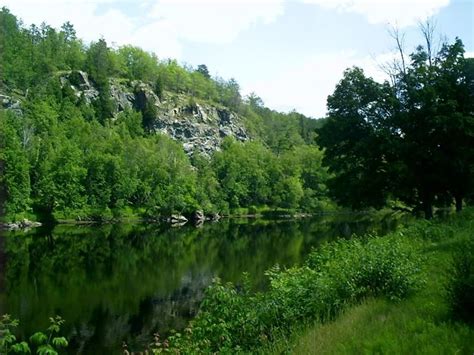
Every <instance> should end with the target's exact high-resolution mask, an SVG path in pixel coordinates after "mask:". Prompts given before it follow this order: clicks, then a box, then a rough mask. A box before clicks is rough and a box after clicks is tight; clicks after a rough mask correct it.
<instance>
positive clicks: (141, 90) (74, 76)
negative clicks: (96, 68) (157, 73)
mask: <svg viewBox="0 0 474 355" xmlns="http://www.w3.org/2000/svg"><path fill="white" fill-rule="evenodd" d="M60 80H61V85H62V86H64V85H70V87H71V89H72V90H73V91H74V93H75V95H76V96H77V97H78V98H79V97H81V96H82V97H84V99H85V101H86V102H87V103H91V102H93V101H94V100H95V99H97V97H98V94H99V93H98V91H97V90H96V89H95V88H94V85H93V83H92V82H91V80H89V77H88V75H87V73H85V72H82V71H74V72H68V73H65V74H63V75H62V76H60ZM110 93H111V97H112V100H113V102H114V105H115V114H118V113H119V112H122V111H124V110H127V109H135V110H137V111H142V112H143V111H144V110H145V108H146V107H147V105H148V104H151V105H153V106H155V108H156V110H155V111H156V117H155V119H154V120H152V122H151V129H153V130H154V131H156V132H157V133H158V132H159V133H164V134H167V135H169V136H170V137H172V138H173V139H176V140H179V141H181V142H182V143H183V148H184V150H185V151H186V153H187V154H189V155H192V154H193V153H194V152H200V153H202V154H204V155H206V156H209V155H210V154H212V152H214V151H215V150H218V149H219V147H220V145H221V143H222V140H223V139H224V138H225V137H228V136H231V137H234V138H235V139H237V140H239V141H246V140H248V139H249V136H248V134H247V132H246V130H245V127H244V124H243V121H242V119H241V117H239V116H238V115H237V114H236V113H234V112H232V111H230V110H229V109H227V108H225V107H221V106H218V105H214V104H211V103H208V102H197V101H195V100H194V99H193V98H191V97H189V96H187V95H183V94H175V93H170V92H165V93H164V94H163V97H162V98H161V99H160V98H159V97H158V96H157V95H156V94H155V92H154V91H153V89H152V88H151V87H150V85H148V84H146V83H143V82H140V81H129V80H125V79H111V80H110Z"/></svg>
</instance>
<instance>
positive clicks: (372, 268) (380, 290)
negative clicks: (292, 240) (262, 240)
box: [152, 235, 422, 353]
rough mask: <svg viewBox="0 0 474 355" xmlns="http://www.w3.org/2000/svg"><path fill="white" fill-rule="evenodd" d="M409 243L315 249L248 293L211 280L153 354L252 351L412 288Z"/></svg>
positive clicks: (346, 243)
mask: <svg viewBox="0 0 474 355" xmlns="http://www.w3.org/2000/svg"><path fill="white" fill-rule="evenodd" d="M414 245H416V244H415V243H413V241H408V240H406V239H404V238H403V237H401V236H400V235H393V236H391V237H386V238H376V237H369V238H366V239H365V240H343V241H338V242H335V243H331V244H327V245H325V246H324V247H322V248H321V249H319V250H315V251H313V252H312V253H311V255H310V256H309V258H308V260H307V262H306V264H305V265H303V266H301V267H293V268H290V269H288V270H280V269H279V267H274V268H272V269H270V270H269V271H267V273H266V274H267V276H268V277H269V279H270V288H269V290H268V291H267V292H263V293H261V292H260V293H256V294H253V293H251V292H250V291H249V289H250V287H249V286H248V282H244V287H236V286H234V285H232V284H230V283H228V284H222V283H221V282H220V280H218V279H217V280H215V282H214V284H213V285H212V286H211V287H210V288H209V289H208V290H207V293H206V296H205V298H204V301H203V302H202V305H201V309H200V312H199V314H198V315H197V317H196V318H195V319H194V320H193V321H192V322H191V323H190V326H189V327H188V328H187V329H186V330H185V332H184V334H180V333H176V334H175V335H173V336H171V337H170V338H169V339H168V341H167V342H165V343H163V344H166V348H164V347H163V346H161V347H156V348H153V349H152V350H153V351H154V352H161V351H165V350H166V351H174V350H175V351H177V352H184V353H188V352H189V353H199V352H211V353H214V352H224V353H227V352H229V353H230V352H238V351H244V352H245V351H252V350H254V349H256V348H258V347H260V346H262V345H263V344H265V343H266V342H269V341H272V340H273V339H274V338H275V336H281V335H288V334H290V333H291V331H292V329H294V328H295V327H297V326H300V325H304V324H306V323H309V322H313V321H315V320H321V321H324V320H326V319H329V318H332V317H333V316H334V315H336V314H338V313H339V312H340V311H341V310H342V309H343V308H344V307H345V306H346V305H348V304H353V303H355V302H358V301H360V300H361V299H362V298H364V297H368V296H385V297H388V298H389V299H391V300H398V299H401V298H403V297H405V296H406V295H407V294H408V293H409V292H410V291H411V290H413V289H414V288H416V287H418V286H419V285H420V284H421V283H422V280H421V279H420V277H419V276H418V274H419V264H420V260H419V257H418V255H417V253H416V250H414V248H413V246H414Z"/></svg>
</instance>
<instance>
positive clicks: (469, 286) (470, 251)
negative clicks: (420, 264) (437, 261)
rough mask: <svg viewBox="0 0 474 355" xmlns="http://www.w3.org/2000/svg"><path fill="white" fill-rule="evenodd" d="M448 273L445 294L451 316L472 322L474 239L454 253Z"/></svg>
mask: <svg viewBox="0 0 474 355" xmlns="http://www.w3.org/2000/svg"><path fill="white" fill-rule="evenodd" d="M450 275H451V278H450V281H449V283H448V287H447V291H448V292H447V294H448V303H449V306H450V309H451V313H452V316H453V317H454V318H456V319H460V320H463V321H466V322H470V323H474V241H472V240H470V241H469V242H468V243H465V245H463V248H462V249H459V250H458V251H457V252H456V253H455V254H454V256H453V261H452V271H451V273H450Z"/></svg>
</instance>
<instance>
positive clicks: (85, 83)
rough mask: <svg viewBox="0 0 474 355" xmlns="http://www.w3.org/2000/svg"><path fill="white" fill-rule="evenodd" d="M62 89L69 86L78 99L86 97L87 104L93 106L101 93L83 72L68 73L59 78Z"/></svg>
mask: <svg viewBox="0 0 474 355" xmlns="http://www.w3.org/2000/svg"><path fill="white" fill-rule="evenodd" d="M59 80H60V82H61V87H64V86H66V85H69V86H70V87H71V89H72V90H73V91H74V94H75V95H76V97H77V98H80V97H84V100H85V102H86V103H87V104H89V105H90V104H91V103H92V102H94V101H95V100H97V98H98V97H99V91H97V89H96V88H95V87H94V85H93V84H92V83H91V81H90V80H89V75H88V74H87V73H86V72H83V71H81V70H74V71H69V72H66V73H65V74H63V75H61V76H60V78H59Z"/></svg>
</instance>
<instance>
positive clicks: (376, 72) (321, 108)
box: [242, 51, 395, 118]
mask: <svg viewBox="0 0 474 355" xmlns="http://www.w3.org/2000/svg"><path fill="white" fill-rule="evenodd" d="M393 59H395V54H394V53H383V54H380V55H378V56H376V57H375V58H374V57H370V56H364V57H361V56H357V53H356V52H354V51H349V52H347V51H346V52H334V53H327V54H323V55H318V56H311V57H308V58H305V59H304V60H303V61H302V62H301V63H299V64H298V65H294V66H293V67H292V69H288V70H280V71H278V72H279V73H280V74H279V75H278V74H277V75H275V76H274V77H273V78H272V79H271V80H265V81H256V82H254V83H244V84H243V85H242V86H243V91H244V93H245V94H248V93H250V92H252V91H253V92H256V93H257V94H259V95H261V97H262V99H263V101H264V102H265V105H267V106H269V107H272V108H274V109H276V110H280V111H290V110H293V109H295V110H296V111H298V112H301V113H304V114H305V115H308V116H311V117H316V118H318V117H324V115H325V114H326V100H327V97H328V95H331V94H332V93H333V92H334V89H335V87H336V84H337V83H338V82H339V81H340V80H341V79H342V75H343V72H344V70H345V69H347V68H350V67H353V66H358V67H361V68H363V69H364V71H365V73H366V75H367V76H369V77H372V78H373V79H374V80H376V81H379V82H382V81H384V80H386V79H388V77H387V75H386V74H385V73H384V72H383V71H382V70H381V68H380V65H381V64H385V63H387V62H391V61H393ZM288 103H291V104H288Z"/></svg>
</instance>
